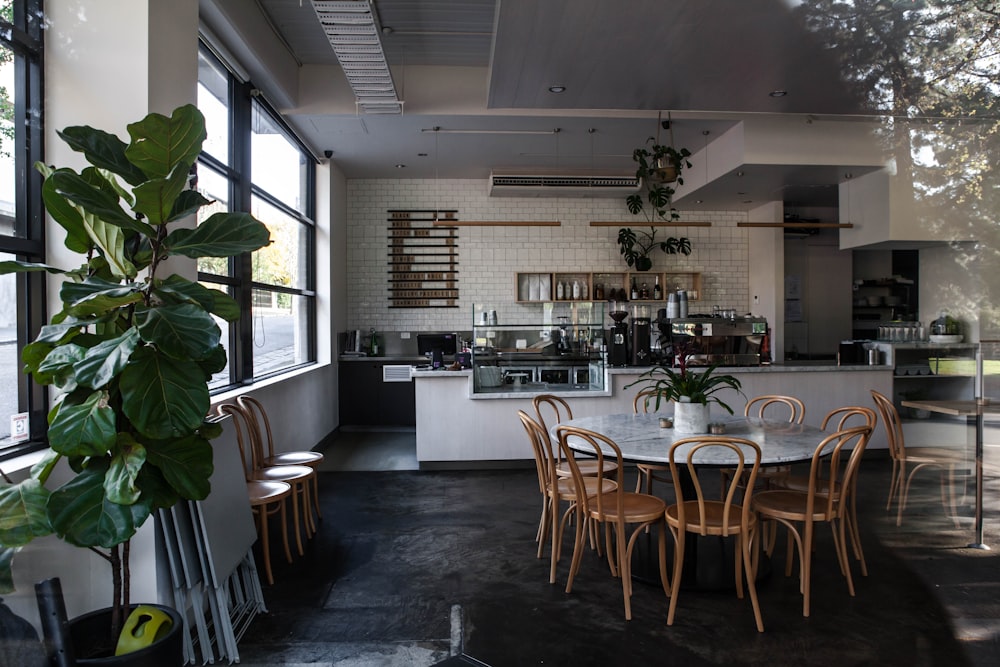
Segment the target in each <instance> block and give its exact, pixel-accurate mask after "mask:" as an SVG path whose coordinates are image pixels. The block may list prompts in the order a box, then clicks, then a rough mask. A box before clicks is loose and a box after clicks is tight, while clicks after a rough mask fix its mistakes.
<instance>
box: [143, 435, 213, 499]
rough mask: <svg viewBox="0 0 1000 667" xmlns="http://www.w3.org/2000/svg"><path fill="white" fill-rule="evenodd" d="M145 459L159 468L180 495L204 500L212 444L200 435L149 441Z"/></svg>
mask: <svg viewBox="0 0 1000 667" xmlns="http://www.w3.org/2000/svg"><path fill="white" fill-rule="evenodd" d="M146 459H147V460H148V461H149V463H151V464H152V465H154V466H156V467H157V468H159V469H160V472H162V473H163V476H164V477H165V478H166V480H167V481H168V482H169V483H170V486H172V487H173V488H174V489H175V490H176V491H177V493H179V494H180V496H181V497H182V498H186V499H188V500H204V499H205V498H207V497H208V493H209V491H210V490H211V483H210V481H209V480H210V479H211V477H212V470H213V469H214V468H213V465H212V444H211V443H210V442H209V441H208V440H206V439H205V438H203V437H201V436H200V435H191V436H188V437H187V438H181V439H179V440H164V441H157V442H150V443H147V445H146Z"/></svg>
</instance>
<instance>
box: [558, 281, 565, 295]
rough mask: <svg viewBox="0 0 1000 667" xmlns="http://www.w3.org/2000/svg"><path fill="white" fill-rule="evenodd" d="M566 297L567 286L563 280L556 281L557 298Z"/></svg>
mask: <svg viewBox="0 0 1000 667" xmlns="http://www.w3.org/2000/svg"><path fill="white" fill-rule="evenodd" d="M565 298H566V288H565V287H564V286H563V282H562V281H561V280H560V281H559V282H558V283H556V299H565Z"/></svg>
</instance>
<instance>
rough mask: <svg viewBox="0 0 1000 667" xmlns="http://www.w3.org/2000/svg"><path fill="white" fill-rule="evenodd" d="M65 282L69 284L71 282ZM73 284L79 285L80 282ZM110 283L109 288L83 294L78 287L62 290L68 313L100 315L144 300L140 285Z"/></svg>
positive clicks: (86, 315)
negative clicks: (71, 289)
mask: <svg viewBox="0 0 1000 667" xmlns="http://www.w3.org/2000/svg"><path fill="white" fill-rule="evenodd" d="M64 284H65V285H69V284H71V283H64ZM72 284H74V285H79V284H80V283H72ZM109 284H110V285H112V286H111V287H109V288H106V289H94V290H91V291H89V293H87V294H83V293H82V292H81V291H79V290H76V289H74V290H73V291H71V292H70V291H67V290H64V291H62V292H61V293H60V294H61V295H62V296H63V302H64V303H66V304H68V305H67V307H66V313H67V314H68V315H72V316H73V317H76V318H85V317H90V316H92V315H94V316H100V315H104V314H106V313H109V312H111V311H113V310H115V309H117V308H121V307H123V306H128V305H130V304H133V303H139V302H140V301H142V297H143V294H142V292H141V291H140V289H141V288H140V287H139V286H138V285H133V284H127V285H118V284H116V283H109ZM77 295H80V296H79V298H76V297H77Z"/></svg>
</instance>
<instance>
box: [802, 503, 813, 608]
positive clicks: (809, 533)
mask: <svg viewBox="0 0 1000 667" xmlns="http://www.w3.org/2000/svg"><path fill="white" fill-rule="evenodd" d="M805 524H806V525H805V531H804V532H805V538H804V539H803V544H802V562H801V563H800V567H799V569H800V571H801V574H802V615H803V616H805V617H806V618H808V617H809V590H810V588H811V586H810V584H811V582H812V546H813V522H812V521H806V522H805Z"/></svg>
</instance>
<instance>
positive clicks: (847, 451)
mask: <svg viewBox="0 0 1000 667" xmlns="http://www.w3.org/2000/svg"><path fill="white" fill-rule="evenodd" d="M872 430H873V428H872V427H871V426H869V425H867V424H866V425H864V426H852V427H848V428H844V429H841V430H838V431H836V432H835V433H831V434H830V435H828V436H827V437H825V438H823V440H822V441H821V442H820V443H819V445H818V446H817V447H816V450H815V451H814V452H813V456H812V460H811V461H810V464H809V487H808V491H807V494H808V499H807V500H806V510H805V516H813V515H814V513H816V512H822V513H823V514H825V515H826V516H827V517H838V518H843V515H844V512H845V511H847V509H848V504H847V503H846V502H845V500H846V499H847V496H848V494H849V493H850V490H851V489H853V488H854V481H855V479H856V476H857V474H858V468H859V467H860V465H861V457H862V456H864V453H865V449H866V448H867V446H868V441H869V440H870V439H871V434H872ZM838 486H839V488H840V489H841V492H840V493H835V492H834V490H835V489H837V488H838Z"/></svg>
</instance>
